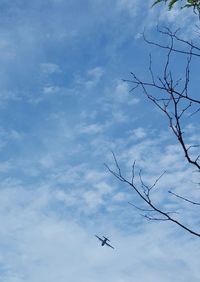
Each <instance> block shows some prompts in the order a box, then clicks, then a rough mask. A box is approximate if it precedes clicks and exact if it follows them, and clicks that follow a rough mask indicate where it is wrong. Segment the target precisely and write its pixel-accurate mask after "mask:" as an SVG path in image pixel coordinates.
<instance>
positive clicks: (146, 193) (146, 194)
mask: <svg viewBox="0 0 200 282" xmlns="http://www.w3.org/2000/svg"><path fill="white" fill-rule="evenodd" d="M113 158H114V162H115V167H116V171H114V170H112V169H111V168H110V167H109V166H108V165H107V164H105V166H106V167H107V169H108V171H109V172H110V173H111V174H113V175H114V176H115V177H116V178H117V179H119V180H120V181H121V182H123V183H125V184H127V185H129V186H130V187H131V188H132V189H133V190H134V192H135V193H136V194H137V195H138V196H139V197H140V199H142V200H143V201H144V203H145V204H146V205H147V207H149V208H150V209H148V208H140V207H138V206H135V205H134V204H132V203H129V204H131V205H132V206H134V207H135V208H137V209H139V210H140V211H143V212H152V211H153V212H155V213H157V214H159V215H160V216H161V218H157V217H153V216H149V215H148V214H142V216H144V217H145V218H147V219H148V220H161V221H171V222H173V223H175V224H176V225H178V226H179V227H181V228H182V229H184V230H186V231H187V232H189V233H191V234H193V235H195V236H197V237H200V233H197V232H195V231H193V230H192V229H190V228H189V227H187V226H185V225H184V224H182V223H181V222H179V221H178V220H176V219H174V218H173V217H172V216H171V215H170V214H171V213H172V212H166V211H163V210H162V209H160V208H158V207H157V206H156V205H155V204H154V203H153V202H152V200H151V199H150V190H149V188H150V187H152V186H153V187H154V185H152V186H150V187H148V186H147V185H146V184H144V182H143V180H142V178H141V172H140V173H139V177H140V181H141V184H142V189H143V191H142V192H141V191H140V189H139V188H138V187H137V185H136V184H135V183H134V181H133V180H134V177H132V179H131V181H129V180H127V179H126V178H125V177H124V176H123V175H122V173H121V169H120V166H119V163H118V161H117V158H116V156H115V154H114V153H113ZM134 169H135V164H134ZM162 175H163V174H162ZM162 175H161V176H162ZM161 176H160V177H161ZM160 177H159V178H160ZM159 178H157V179H159ZM155 182H156V181H155ZM157 182H158V180H157ZM157 182H156V183H157Z"/></svg>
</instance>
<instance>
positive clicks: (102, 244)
mask: <svg viewBox="0 0 200 282" xmlns="http://www.w3.org/2000/svg"><path fill="white" fill-rule="evenodd" d="M95 236H96V237H97V238H98V239H99V240H100V241H101V246H102V247H103V246H104V245H106V246H108V247H110V248H112V249H114V247H113V246H111V245H110V244H108V243H107V241H109V242H110V240H109V239H108V238H106V237H104V236H103V238H104V239H101V238H100V237H99V236H97V235H95Z"/></svg>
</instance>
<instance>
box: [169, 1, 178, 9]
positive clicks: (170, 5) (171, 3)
mask: <svg viewBox="0 0 200 282" xmlns="http://www.w3.org/2000/svg"><path fill="white" fill-rule="evenodd" d="M177 1H178V0H171V2H170V3H169V10H171V9H172V8H173V6H174V4H175V3H176V2H177Z"/></svg>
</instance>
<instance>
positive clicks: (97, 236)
mask: <svg viewBox="0 0 200 282" xmlns="http://www.w3.org/2000/svg"><path fill="white" fill-rule="evenodd" d="M95 236H96V237H97V238H98V239H99V240H100V241H101V242H103V239H101V238H100V237H99V236H97V235H95Z"/></svg>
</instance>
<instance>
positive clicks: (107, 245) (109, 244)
mask: <svg viewBox="0 0 200 282" xmlns="http://www.w3.org/2000/svg"><path fill="white" fill-rule="evenodd" d="M106 245H107V246H108V247H110V248H112V249H114V247H113V246H111V245H110V244H108V243H106Z"/></svg>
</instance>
